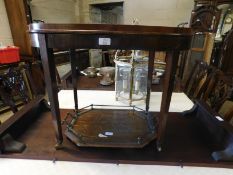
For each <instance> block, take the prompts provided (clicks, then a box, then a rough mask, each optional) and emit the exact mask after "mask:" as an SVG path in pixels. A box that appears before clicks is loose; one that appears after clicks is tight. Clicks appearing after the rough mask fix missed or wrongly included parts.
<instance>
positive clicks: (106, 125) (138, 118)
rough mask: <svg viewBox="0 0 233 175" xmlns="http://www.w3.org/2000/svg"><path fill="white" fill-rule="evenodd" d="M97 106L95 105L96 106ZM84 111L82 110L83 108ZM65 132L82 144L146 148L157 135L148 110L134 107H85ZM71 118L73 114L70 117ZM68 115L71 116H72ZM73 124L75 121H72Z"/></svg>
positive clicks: (74, 140) (88, 145)
mask: <svg viewBox="0 0 233 175" xmlns="http://www.w3.org/2000/svg"><path fill="white" fill-rule="evenodd" d="M94 108H95V107H94ZM79 112H80V111H79ZM83 112H84V113H83V114H81V115H80V116H79V117H78V119H77V120H71V121H70V122H68V125H69V124H71V123H74V125H73V127H69V128H67V130H66V131H65V135H66V136H67V137H68V138H69V139H70V140H72V141H73V142H74V143H75V144H77V145H78V146H80V147H106V148H107V147H110V148H143V147H144V146H145V145H147V144H148V143H150V142H151V141H152V140H154V139H155V138H156V134H155V131H154V129H152V127H153V128H155V126H151V125H155V123H156V122H151V123H149V122H150V121H153V120H154V121H155V120H156V119H155V116H153V118H152V116H151V118H150V121H149V120H148V119H147V118H146V115H145V112H142V111H140V112H139V111H136V110H134V109H133V108H132V109H130V110H125V109H121V110H120V109H97V108H95V109H92V110H84V111H83ZM69 119H70V118H69ZM69 119H68V118H67V120H69ZM71 125H72V124H71Z"/></svg>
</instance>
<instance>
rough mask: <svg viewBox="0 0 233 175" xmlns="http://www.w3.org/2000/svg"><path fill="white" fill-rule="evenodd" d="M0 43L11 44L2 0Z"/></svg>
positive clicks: (0, 1) (0, 7)
mask: <svg viewBox="0 0 233 175" xmlns="http://www.w3.org/2000/svg"><path fill="white" fill-rule="evenodd" d="M0 43H2V44H3V45H13V39H12V35H11V30H10V25H9V21H8V17H7V13H6V8H5V3H4V0H0Z"/></svg>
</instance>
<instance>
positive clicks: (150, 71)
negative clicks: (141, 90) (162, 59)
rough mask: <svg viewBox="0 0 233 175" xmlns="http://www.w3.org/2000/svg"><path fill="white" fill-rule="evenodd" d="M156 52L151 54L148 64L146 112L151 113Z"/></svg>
mask: <svg viewBox="0 0 233 175" xmlns="http://www.w3.org/2000/svg"><path fill="white" fill-rule="evenodd" d="M154 60H155V51H150V52H149V63H148V76H147V95H146V112H149V106H150V93H151V92H150V91H151V85H152V76H153V70H154Z"/></svg>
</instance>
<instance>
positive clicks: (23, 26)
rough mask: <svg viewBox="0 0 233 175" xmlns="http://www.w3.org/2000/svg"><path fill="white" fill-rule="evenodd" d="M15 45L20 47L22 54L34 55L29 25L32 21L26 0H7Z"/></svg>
mask: <svg viewBox="0 0 233 175" xmlns="http://www.w3.org/2000/svg"><path fill="white" fill-rule="evenodd" d="M5 6H6V11H7V15H8V18H9V23H10V28H11V33H12V37H13V41H14V45H15V46H18V47H20V55H21V56H29V57H31V56H32V48H31V44H30V38H29V34H28V32H27V30H28V27H27V25H28V24H29V23H31V15H30V10H29V8H28V6H27V2H26V0H20V1H19V0H5Z"/></svg>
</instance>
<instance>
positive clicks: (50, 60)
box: [38, 34, 63, 149]
mask: <svg viewBox="0 0 233 175" xmlns="http://www.w3.org/2000/svg"><path fill="white" fill-rule="evenodd" d="M38 36H39V43H40V53H41V60H42V64H43V67H44V77H45V84H46V88H47V91H48V96H49V101H50V106H51V112H52V117H53V124H54V128H55V132H56V140H57V144H56V146H55V147H56V149H59V148H60V147H61V145H62V142H63V136H62V127H61V117H60V110H59V102H58V95H57V92H58V87H57V81H56V67H55V61H54V57H53V49H51V48H48V45H47V42H46V40H47V38H46V37H47V36H46V35H42V34H39V35H38Z"/></svg>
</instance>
